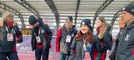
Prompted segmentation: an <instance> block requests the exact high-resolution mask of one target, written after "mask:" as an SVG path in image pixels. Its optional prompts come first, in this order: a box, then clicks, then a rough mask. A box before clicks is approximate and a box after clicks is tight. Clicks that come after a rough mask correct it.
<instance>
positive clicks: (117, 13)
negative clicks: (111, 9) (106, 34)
mask: <svg viewBox="0 0 134 60" xmlns="http://www.w3.org/2000/svg"><path fill="white" fill-rule="evenodd" d="M132 4H134V1H132V2H130V3H129V4H127V5H126V6H128V5H132ZM126 6H124V7H126ZM124 7H123V8H124ZM123 8H121V9H120V10H119V11H117V12H116V13H115V14H114V17H113V19H112V21H111V27H112V29H113V24H114V22H115V20H116V18H117V17H118V16H119V15H120V12H121V11H122V9H123Z"/></svg>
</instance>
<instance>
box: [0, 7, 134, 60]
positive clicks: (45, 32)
mask: <svg viewBox="0 0 134 60" xmlns="http://www.w3.org/2000/svg"><path fill="white" fill-rule="evenodd" d="M29 24H30V25H32V26H33V28H32V34H31V47H32V50H33V51H35V59H36V60H48V59H49V49H50V48H51V38H52V31H51V29H50V28H49V26H48V25H47V24H46V23H43V21H42V18H40V17H38V18H36V17H35V16H30V17H29ZM95 26H96V34H93V27H92V25H91V20H90V19H83V20H82V21H81V23H80V30H77V29H76V27H75V26H74V25H73V17H72V16H68V17H67V18H66V22H65V24H64V25H63V26H62V27H60V28H59V29H58V32H57V35H56V40H55V46H56V48H55V50H56V52H57V53H59V54H60V56H59V60H105V59H106V55H107V50H111V48H112V43H113V42H116V46H115V49H114V51H113V52H112V53H111V55H110V56H109V58H110V59H111V60H134V35H133V34H134V32H133V31H134V5H129V6H126V7H125V8H123V10H122V12H121V18H120V20H119V26H120V31H119V33H118V35H117V38H116V40H114V41H113V39H112V34H111V33H110V29H111V26H110V25H109V24H108V23H107V22H106V19H105V18H104V17H98V18H97V19H96V23H95ZM21 42H23V36H22V33H21V31H20V29H19V27H18V25H17V23H16V22H15V20H14V19H13V14H12V13H10V12H7V13H5V14H4V15H3V16H2V20H1V21H0V60H8V59H9V60H19V58H18V54H17V51H16V43H21ZM41 58H42V59H41Z"/></svg>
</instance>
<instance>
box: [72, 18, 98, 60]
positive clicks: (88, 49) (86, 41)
mask: <svg viewBox="0 0 134 60" xmlns="http://www.w3.org/2000/svg"><path fill="white" fill-rule="evenodd" d="M92 30H93V27H92V26H91V21H90V20H89V19H84V20H83V21H82V22H81V25H80V31H79V32H78V33H77V35H76V37H75V38H74V40H73V43H72V45H71V48H72V50H71V51H72V52H71V57H70V58H71V59H70V60H73V59H74V60H97V58H94V50H97V51H98V52H99V51H100V48H101V46H100V42H99V39H98V37H97V36H95V35H93V33H92ZM74 49H76V54H74V53H73V50H74Z"/></svg>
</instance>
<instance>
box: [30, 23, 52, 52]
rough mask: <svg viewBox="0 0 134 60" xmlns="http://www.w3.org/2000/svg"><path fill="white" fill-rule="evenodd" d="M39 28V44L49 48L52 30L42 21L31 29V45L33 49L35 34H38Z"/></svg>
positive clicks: (35, 42)
mask: <svg viewBox="0 0 134 60" xmlns="http://www.w3.org/2000/svg"><path fill="white" fill-rule="evenodd" d="M39 29H40V34H39V36H40V38H41V42H42V43H41V44H42V45H43V47H44V48H50V47H49V44H50V42H51V38H52V32H51V30H50V28H49V26H48V25H47V24H44V23H42V24H40V26H39V27H37V28H33V29H32V38H31V45H32V50H33V51H34V49H36V44H37V41H36V35H38V32H39ZM35 34H36V35H35Z"/></svg>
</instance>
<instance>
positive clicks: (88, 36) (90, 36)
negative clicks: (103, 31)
mask: <svg viewBox="0 0 134 60" xmlns="http://www.w3.org/2000/svg"><path fill="white" fill-rule="evenodd" d="M85 35H86V42H88V43H92V42H93V41H94V35H93V33H92V32H91V30H90V29H89V30H88V32H87V33H86V34H85ZM75 38H76V41H80V40H83V38H84V34H83V33H82V32H81V31H79V32H78V33H77V35H76V37H75Z"/></svg>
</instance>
